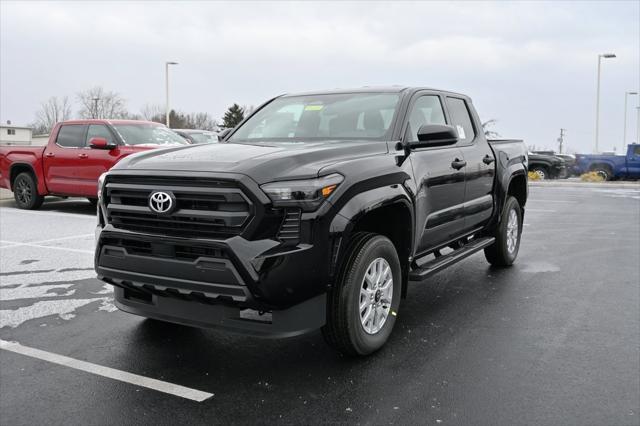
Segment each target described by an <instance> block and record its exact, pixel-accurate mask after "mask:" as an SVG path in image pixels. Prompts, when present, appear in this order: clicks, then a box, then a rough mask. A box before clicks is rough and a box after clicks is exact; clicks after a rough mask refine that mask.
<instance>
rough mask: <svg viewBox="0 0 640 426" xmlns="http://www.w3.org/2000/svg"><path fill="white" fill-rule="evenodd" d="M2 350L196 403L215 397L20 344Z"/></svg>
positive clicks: (2, 346) (4, 343)
mask: <svg viewBox="0 0 640 426" xmlns="http://www.w3.org/2000/svg"><path fill="white" fill-rule="evenodd" d="M0 349H4V350H6V351H10V352H15V353H17V354H21V355H26V356H29V357H32V358H37V359H41V360H43V361H49V362H51V363H54V364H58V365H63V366H65V367H69V368H75V369H76V370H81V371H85V372H87V373H92V374H95V375H98V376H102V377H108V378H110V379H114V380H118V381H121V382H125V383H130V384H132V385H136V386H142V387H145V388H148V389H153V390H156V391H158V392H163V393H167V394H170V395H175V396H178V397H180V398H185V399H190V400H192V401H196V402H202V401H205V400H207V399H209V398H211V397H212V396H213V394H212V393H208V392H202V391H199V390H197V389H191V388H188V387H185V386H180V385H176V384H173V383H169V382H164V381H162V380H156V379H151V378H149V377H144V376H139V375H137V374H133V373H127V372H126V371H121V370H116V369H115V368H110V367H104V366H102V365H97V364H93V363H91V362H87V361H81V360H78V359H74V358H69V357H67V356H64V355H58V354H54V353H52V352H47V351H43V350H40V349H35V348H30V347H28V346H23V345H21V344H20V343H18V342H8V341H6V340H0Z"/></svg>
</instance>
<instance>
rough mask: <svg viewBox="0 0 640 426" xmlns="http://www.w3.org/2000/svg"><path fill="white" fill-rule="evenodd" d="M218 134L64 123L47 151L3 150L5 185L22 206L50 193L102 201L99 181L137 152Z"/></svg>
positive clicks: (135, 124)
mask: <svg viewBox="0 0 640 426" xmlns="http://www.w3.org/2000/svg"><path fill="white" fill-rule="evenodd" d="M217 141H218V140H217V136H216V135H215V133H213V132H205V131H200V130H180V131H179V132H176V131H173V130H171V129H169V128H167V127H166V126H164V125H163V124H159V123H155V122H149V121H137V120H71V121H65V122H62V123H58V124H57V125H56V126H55V127H54V129H53V130H52V132H51V135H50V136H49V141H48V143H47V145H46V146H44V147H40V146H37V147H34V146H11V147H9V146H3V147H0V187H2V188H7V189H10V190H12V191H13V193H14V198H15V200H16V203H17V204H18V207H20V208H23V209H37V208H38V207H40V205H41V204H42V202H43V201H44V197H45V196H47V195H58V196H67V197H86V198H88V199H89V201H91V202H92V203H95V202H96V200H97V190H98V177H99V176H100V175H101V174H102V173H104V172H106V171H108V170H109V169H111V167H113V166H114V165H115V164H116V163H117V162H118V161H120V160H121V159H123V158H124V157H126V156H128V155H131V154H134V153H136V152H140V151H145V150H149V149H154V148H162V147H164V148H168V147H175V146H182V145H188V144H190V143H212V142H217Z"/></svg>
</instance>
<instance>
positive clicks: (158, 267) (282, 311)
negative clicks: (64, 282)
mask: <svg viewBox="0 0 640 426" xmlns="http://www.w3.org/2000/svg"><path fill="white" fill-rule="evenodd" d="M527 194H528V189H527V152H526V148H525V145H524V143H523V142H522V141H515V140H501V141H491V143H489V142H487V140H486V139H485V136H484V134H483V132H482V127H481V126H480V120H479V119H478V116H477V114H476V112H475V110H474V108H473V105H472V103H471V100H470V99H469V98H468V97H466V96H464V95H460V94H456V93H451V92H445V91H440V90H432V89H424V88H399V87H393V88H383V89H371V88H366V89H357V90H345V91H330V92H314V93H307V94H298V95H284V96H279V97H276V98H274V99H271V100H270V101H268V102H266V103H265V104H264V105H262V106H261V107H260V108H258V109H257V110H256V111H254V112H253V114H251V116H249V117H248V118H246V119H245V120H244V121H243V122H242V123H240V124H239V125H238V126H237V127H236V128H235V129H233V130H231V131H230V132H229V133H227V134H226V135H224V137H223V141H222V143H219V144H206V145H195V146H190V147H180V148H169V149H165V150H162V151H149V152H145V153H140V154H137V155H133V156H130V157H127V158H125V159H124V160H122V161H121V162H120V163H118V164H117V165H116V166H115V167H114V168H113V169H111V171H109V172H108V173H107V174H105V175H104V176H103V177H102V178H101V180H100V194H99V195H100V201H99V208H98V227H97V230H96V240H97V248H96V254H95V268H96V271H97V273H98V275H99V277H100V279H102V280H103V281H105V282H107V283H109V284H112V285H114V286H115V299H116V304H117V306H118V307H119V308H120V309H121V310H123V311H126V312H130V313H133V314H137V315H141V316H145V317H149V318H154V319H156V320H161V321H169V322H176V323H181V324H186V325H192V326H199V327H221V328H224V329H227V330H233V331H237V332H242V333H248V334H252V335H257V336H265V337H269V336H270V337H286V336H294V335H298V334H302V333H305V332H309V331H312V330H316V329H318V328H321V329H322V333H323V335H324V337H325V339H326V340H327V342H328V343H329V344H330V345H332V346H333V347H335V348H336V349H337V350H339V351H340V352H342V353H345V354H349V355H366V354H369V353H372V352H374V351H375V350H377V349H379V348H380V347H382V346H383V345H384V343H385V342H386V341H387V339H388V337H389V335H390V333H391V331H392V329H393V326H394V324H395V322H396V319H397V316H398V315H399V312H400V302H401V299H403V298H406V297H407V286H408V283H409V282H410V281H417V282H420V281H424V280H425V279H426V278H427V277H429V276H430V275H432V274H434V273H436V272H438V271H440V270H442V269H443V268H446V267H448V266H451V265H453V264H455V263H456V262H458V261H459V260H462V259H464V258H466V257H468V256H470V255H472V254H474V253H476V252H478V251H480V250H484V254H485V256H486V258H487V260H488V261H489V262H490V263H491V264H493V265H499V266H507V265H510V264H512V263H513V261H514V260H515V258H516V256H517V254H518V249H519V244H520V235H521V232H522V220H523V215H524V206H525V203H526V201H527Z"/></svg>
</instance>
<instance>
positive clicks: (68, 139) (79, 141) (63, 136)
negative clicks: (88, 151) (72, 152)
mask: <svg viewBox="0 0 640 426" xmlns="http://www.w3.org/2000/svg"><path fill="white" fill-rule="evenodd" d="M86 132H87V126H86V125H84V124H65V125H63V126H62V127H61V128H60V131H59V132H58V137H57V139H56V143H57V144H58V145H60V146H62V147H64V148H82V147H84V142H85V137H84V135H85V133H86Z"/></svg>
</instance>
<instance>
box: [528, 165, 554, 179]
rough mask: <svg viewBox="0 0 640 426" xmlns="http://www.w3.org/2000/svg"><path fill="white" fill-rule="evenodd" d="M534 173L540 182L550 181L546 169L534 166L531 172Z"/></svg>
mask: <svg viewBox="0 0 640 426" xmlns="http://www.w3.org/2000/svg"><path fill="white" fill-rule="evenodd" d="M531 171H532V172H534V173H537V174H538V176H539V177H540V180H545V179H550V178H551V175H550V174H549V171H548V170H547V168H546V167H542V166H535V167H534V168H533V170H531Z"/></svg>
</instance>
